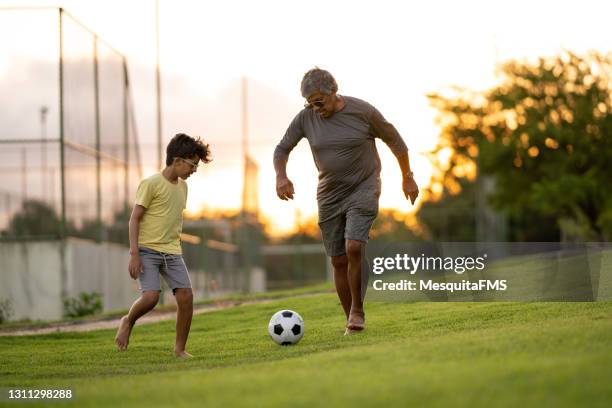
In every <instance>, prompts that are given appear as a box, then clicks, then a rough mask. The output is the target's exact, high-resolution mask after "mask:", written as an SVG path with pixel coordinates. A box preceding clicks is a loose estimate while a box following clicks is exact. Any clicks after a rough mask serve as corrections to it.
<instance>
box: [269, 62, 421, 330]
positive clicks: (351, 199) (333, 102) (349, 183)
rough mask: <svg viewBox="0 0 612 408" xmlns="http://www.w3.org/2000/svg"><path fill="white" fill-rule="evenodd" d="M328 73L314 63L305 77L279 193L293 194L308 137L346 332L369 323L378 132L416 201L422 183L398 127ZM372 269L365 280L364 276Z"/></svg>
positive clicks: (280, 151) (284, 143)
mask: <svg viewBox="0 0 612 408" xmlns="http://www.w3.org/2000/svg"><path fill="white" fill-rule="evenodd" d="M337 91H338V85H337V83H336V80H335V79H334V77H333V76H332V75H331V74H330V73H329V72H327V71H325V70H323V69H319V68H314V69H311V70H310V71H308V72H307V73H306V74H305V75H304V78H303V79H302V85H301V92H302V96H303V97H304V98H306V103H305V105H304V106H305V109H303V110H302V111H301V112H300V113H298V114H297V116H296V117H295V118H294V119H293V121H292V122H291V124H290V125H289V128H288V129H287V132H286V133H285V136H284V137H283V139H282V140H281V141H280V143H279V144H278V145H277V146H276V149H275V150H274V168H275V170H276V193H277V194H278V197H279V198H280V199H282V200H288V199H293V195H294V189H293V183H292V182H291V181H290V180H289V178H288V177H287V172H286V168H287V160H288V158H289V153H290V152H291V150H292V149H293V148H294V147H295V145H296V144H297V143H298V142H299V141H300V139H302V138H303V137H305V138H306V139H307V140H308V143H309V144H310V149H311V150H312V155H313V157H314V161H315V164H316V166H317V169H318V170H319V184H318V188H317V202H318V208H319V227H320V228H321V233H322V236H323V243H324V245H325V251H326V253H327V255H328V256H330V257H331V262H332V265H333V268H334V281H335V284H336V291H337V292H338V297H339V298H340V302H341V304H342V308H343V309H344V313H345V314H346V318H347V323H346V329H347V330H346V333H347V334H348V333H351V332H353V331H360V330H363V329H364V328H365V313H364V310H363V300H364V296H365V289H366V284H365V283H366V282H367V273H368V272H369V271H368V270H367V269H369V267H368V266H367V263H365V265H363V262H364V261H365V244H366V243H367V241H368V233H369V231H370V228H371V227H372V223H373V222H374V219H375V218H376V215H377V214H378V197H379V196H380V168H381V165H380V158H379V157H378V152H377V150H376V144H375V142H374V139H375V138H377V137H378V138H380V139H382V140H383V141H384V142H385V143H386V144H387V145H388V146H389V148H390V149H391V151H392V152H393V154H394V155H395V157H397V160H398V162H399V165H400V168H401V171H402V175H403V185H402V188H403V190H404V194H405V196H406V198H410V200H411V202H412V204H414V201H415V200H416V198H417V196H418V194H419V189H418V187H417V185H416V183H415V181H414V178H413V174H412V171H410V162H409V160H408V148H407V147H406V144H405V143H404V141H403V140H402V138H401V136H400V135H399V133H398V132H397V130H396V129H395V127H394V126H393V125H392V124H390V123H389V122H387V121H386V120H385V118H384V117H383V116H382V115H381V113H380V112H379V111H378V110H376V108H374V107H373V106H372V105H370V104H369V103H367V102H365V101H362V100H361V99H357V98H353V97H350V96H342V95H338V94H337ZM362 272H364V273H365V279H364V278H362Z"/></svg>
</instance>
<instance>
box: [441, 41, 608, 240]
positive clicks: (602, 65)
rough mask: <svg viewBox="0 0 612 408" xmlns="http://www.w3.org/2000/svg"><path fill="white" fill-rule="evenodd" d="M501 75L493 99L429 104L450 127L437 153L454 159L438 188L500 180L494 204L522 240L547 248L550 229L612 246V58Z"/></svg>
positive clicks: (461, 95) (459, 96)
mask: <svg viewBox="0 0 612 408" xmlns="http://www.w3.org/2000/svg"><path fill="white" fill-rule="evenodd" d="M501 73H502V81H501V83H500V84H499V85H498V86H496V87H494V88H493V89H490V90H488V91H485V92H470V91H467V90H459V89H456V90H455V94H454V95H452V96H450V97H449V96H442V95H439V94H435V95H430V96H429V97H430V101H431V102H432V104H433V106H434V107H436V108H437V109H438V110H439V112H440V115H439V118H438V119H439V123H440V124H441V125H442V134H441V138H440V143H439V145H438V147H437V149H436V151H435V152H434V153H436V154H438V155H440V154H441V153H444V152H446V153H448V154H449V156H450V158H449V161H448V166H447V167H446V168H444V167H443V165H442V163H441V162H438V165H439V168H440V169H441V172H440V176H439V177H438V179H437V180H436V183H437V185H438V187H440V186H441V187H442V190H443V191H445V192H448V191H452V190H459V191H460V190H461V187H460V186H461V181H462V180H463V181H465V180H467V179H468V178H469V177H470V175H471V177H472V179H474V175H477V177H478V178H479V179H480V180H482V177H487V176H488V177H492V178H493V180H494V182H495V191H494V192H493V193H492V194H491V195H490V197H489V200H490V204H491V205H492V206H493V208H495V209H496V210H498V211H501V212H503V213H504V214H506V215H507V216H508V217H509V219H510V222H511V224H512V225H513V226H514V230H515V233H514V238H515V239H521V238H525V237H528V238H531V239H542V238H544V239H549V238H550V236H551V225H547V223H548V222H552V223H553V224H554V225H553V227H554V228H557V229H559V230H560V231H561V233H562V235H563V237H564V238H565V239H573V240H609V239H612V189H610V188H609V186H608V185H609V182H610V175H611V174H612V160H611V159H612V115H611V112H612V84H611V82H610V77H611V74H612V56H610V55H607V56H603V55H600V54H597V53H591V54H588V55H586V56H578V55H575V54H573V53H571V52H564V53H563V54H562V55H560V56H556V57H550V58H540V59H539V60H538V61H537V63H528V62H517V61H511V62H508V63H506V64H505V65H503V67H502V69H501ZM456 192H457V191H455V193H456ZM442 195H443V194H442ZM540 231H541V234H540ZM544 239H542V240H544Z"/></svg>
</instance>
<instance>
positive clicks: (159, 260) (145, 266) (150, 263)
mask: <svg viewBox="0 0 612 408" xmlns="http://www.w3.org/2000/svg"><path fill="white" fill-rule="evenodd" d="M138 254H139V256H140V260H141V261H142V271H141V272H140V276H139V277H138V282H139V284H140V291H141V292H147V291H161V280H160V279H159V275H160V274H161V275H162V276H163V277H164V279H165V281H166V283H167V284H168V286H169V287H170V289H172V293H174V292H175V291H176V289H178V288H191V280H190V279H189V273H187V266H185V261H183V257H182V256H181V255H176V254H166V253H163V252H158V251H155V250H153V249H151V248H145V247H140V248H138Z"/></svg>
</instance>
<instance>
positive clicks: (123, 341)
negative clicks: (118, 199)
mask: <svg viewBox="0 0 612 408" xmlns="http://www.w3.org/2000/svg"><path fill="white" fill-rule="evenodd" d="M210 160H211V159H210V149H209V147H208V145H207V144H204V142H203V141H201V140H200V138H197V139H194V138H193V137H191V136H188V135H186V134H184V133H179V134H177V135H176V136H174V137H173V138H172V140H171V141H170V143H169V144H168V147H167V148H166V168H165V169H164V170H162V171H161V172H160V173H157V174H155V175H153V176H151V177H149V178H147V179H145V180H143V181H142V182H141V183H140V185H139V186H138V190H137V192H136V203H135V204H134V209H133V210H132V215H131V216H130V223H129V236H130V256H131V257H130V263H129V266H128V270H129V273H130V276H131V277H132V279H138V281H139V284H140V290H141V292H142V294H141V296H140V298H138V299H137V300H136V301H135V302H134V304H133V305H132V307H131V308H130V311H129V313H128V314H127V315H125V316H123V317H122V318H121V323H120V324H119V329H118V330H117V336H116V337H115V343H116V344H117V347H118V348H119V350H122V351H123V350H127V347H128V342H129V339H130V334H131V332H132V328H133V327H134V324H135V323H136V320H138V319H139V318H140V317H141V316H143V315H144V314H146V313H147V312H149V311H150V310H151V309H153V308H154V307H155V305H156V304H157V302H158V300H159V293H160V292H161V282H160V279H159V275H160V273H161V275H163V277H164V279H165V280H166V282H167V283H168V286H169V287H170V288H171V289H172V293H173V294H174V296H175V298H176V304H177V307H178V309H177V313H176V343H175V345H174V354H175V356H176V357H181V358H182V357H192V355H191V354H189V353H187V351H185V345H186V343H187V336H188V335H189V329H190V327H191V318H192V315H193V292H192V290H191V281H190V279H189V274H188V273H187V268H186V266H185V262H184V261H183V258H182V256H181V254H182V251H181V243H180V233H181V229H182V225H183V217H182V213H183V210H184V209H185V204H186V202H187V183H185V181H184V180H185V179H187V178H188V177H189V176H190V175H192V174H193V173H195V172H196V170H197V169H198V163H199V162H200V161H202V162H203V163H208V162H210Z"/></svg>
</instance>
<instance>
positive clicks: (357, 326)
mask: <svg viewBox="0 0 612 408" xmlns="http://www.w3.org/2000/svg"><path fill="white" fill-rule="evenodd" d="M346 328H347V329H348V330H352V331H361V330H363V329H365V314H364V313H363V311H361V312H353V311H351V314H350V315H349V319H348V322H347V323H346Z"/></svg>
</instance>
